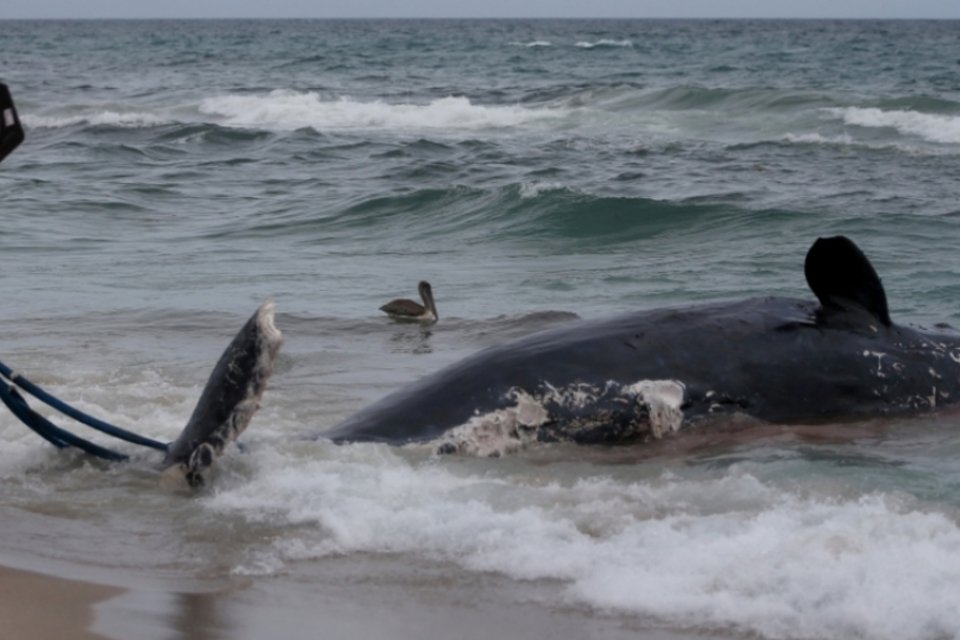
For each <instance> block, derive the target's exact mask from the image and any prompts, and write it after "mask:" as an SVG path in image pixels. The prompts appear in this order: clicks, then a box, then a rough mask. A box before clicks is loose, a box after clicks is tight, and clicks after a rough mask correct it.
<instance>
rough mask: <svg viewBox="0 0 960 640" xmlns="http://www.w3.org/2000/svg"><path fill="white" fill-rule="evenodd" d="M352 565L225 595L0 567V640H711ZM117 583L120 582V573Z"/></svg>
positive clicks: (478, 582) (492, 579)
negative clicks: (639, 637) (360, 573)
mask: <svg viewBox="0 0 960 640" xmlns="http://www.w3.org/2000/svg"><path fill="white" fill-rule="evenodd" d="M20 564H21V565H22V563H20ZM351 564H352V563H350V562H348V561H346V560H345V561H344V562H343V563H339V562H337V563H334V565H335V566H334V567H332V569H333V571H332V574H331V575H328V576H327V577H326V578H325V579H321V580H320V581H319V582H317V581H316V577H317V576H316V575H315V574H313V571H312V569H316V568H317V567H316V565H313V566H312V569H311V566H310V565H311V563H307V566H306V571H304V572H301V571H297V572H295V574H294V575H286V576H283V577H270V578H258V579H250V580H247V579H244V580H240V581H238V582H237V583H235V584H234V585H233V586H232V587H227V588H222V585H221V586H220V587H212V588H210V589H209V590H204V589H202V588H197V587H196V586H195V585H194V586H189V587H187V588H186V589H185V590H183V591H178V590H176V589H165V588H162V587H158V586H157V585H156V584H146V585H144V586H143V587H142V588H141V587H130V586H129V585H127V586H112V585H104V584H99V583H98V582H96V581H87V580H83V579H76V577H75V575H76V570H71V571H70V572H69V573H71V576H72V577H70V578H64V577H58V576H55V575H49V574H47V573H40V572H36V571H31V570H25V569H23V568H16V569H15V568H10V567H0V621H2V624H3V628H4V629H3V634H2V637H4V638H11V639H19V638H30V639H31V640H47V639H49V640H129V639H130V638H136V639H137V640H154V639H157V640H160V639H163V640H166V639H168V638H171V637H177V638H187V639H190V640H220V639H223V640H226V639H230V640H254V639H262V638H266V637H283V638H285V639H287V640H300V639H303V640H306V639H311V640H312V639H314V638H317V637H321V636H322V637H324V638H332V639H337V638H343V639H345V640H346V639H349V640H355V638H358V637H369V638H377V637H379V638H387V637H389V638H395V639H400V640H404V639H410V640H414V639H416V640H433V639H436V640H440V639H446V638H449V637H458V638H462V639H463V640H473V639H476V640H481V639H483V640H488V639H489V638H490V637H491V636H492V637H523V638H531V639H536V638H574V637H576V638H603V639H604V640H619V639H621V638H623V639H624V640H626V639H628V638H630V639H633V640H635V638H636V637H637V635H638V633H639V634H642V636H643V637H644V638H647V639H649V640H693V639H698V640H710V639H715V638H720V637H721V636H716V635H712V634H702V633H697V632H693V633H683V632H676V631H673V630H664V629H657V628H656V627H655V626H654V628H650V627H648V626H646V625H642V624H641V625H638V624H637V621H636V620H632V621H631V620H627V619H622V618H617V617H607V616H602V615H601V616H598V615H595V614H593V613H590V612H587V611H583V610H580V609H571V610H555V609H552V608H551V607H547V606H544V604H543V603H541V602H538V601H537V600H538V599H537V598H536V596H534V597H532V598H531V597H529V595H530V594H527V597H521V598H516V599H514V598H513V597H512V596H515V595H517V594H516V593H510V592H512V591H513V589H511V588H510V587H509V586H508V587H507V589H506V591H507V592H508V593H507V594H504V593H502V592H501V591H500V588H501V587H503V586H506V585H509V581H503V580H502V579H500V578H498V577H496V576H480V577H475V579H474V580H475V583H474V584H472V585H470V588H469V589H468V590H467V591H468V592H469V596H468V597H466V598H465V597H464V596H465V595H466V594H465V593H464V591H463V589H462V587H463V586H464V585H450V584H445V583H444V581H443V580H440V581H438V582H436V583H435V584H433V585H432V586H431V587H430V588H427V589H424V588H423V582H422V580H421V579H417V580H415V582H417V583H419V584H418V585H417V586H416V587H414V588H412V589H410V588H404V586H403V585H402V584H400V583H402V582H404V581H406V579H407V578H404V577H403V576H401V575H398V574H394V573H393V572H392V571H391V570H390V565H391V564H392V563H391V562H390V561H387V562H386V564H385V565H382V564H380V563H379V562H375V564H377V565H378V566H379V568H381V569H383V568H386V569H387V573H386V575H382V576H381V575H368V576H365V577H359V576H358V574H357V573H356V571H355V569H356V567H352V566H350V565H351ZM361 564H363V561H361ZM327 568H328V569H329V568H331V567H327ZM367 568H370V567H367ZM393 569H397V567H393ZM81 571H82V569H81ZM400 573H401V574H405V573H406V571H405V570H403V571H401V572H400ZM427 573H430V570H429V569H428V570H427ZM95 575H97V579H98V580H99V579H100V578H101V576H100V575H99V574H96V572H95ZM422 577H423V576H420V578H422ZM428 581H430V580H428ZM120 582H123V583H128V582H129V576H127V577H123V578H121V579H120ZM430 582H432V581H430ZM409 586H411V585H408V587H409ZM451 587H453V588H452V589H451ZM505 596H506V597H505ZM724 637H726V636H724Z"/></svg>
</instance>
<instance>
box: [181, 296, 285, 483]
mask: <svg viewBox="0 0 960 640" xmlns="http://www.w3.org/2000/svg"><path fill="white" fill-rule="evenodd" d="M273 314H274V303H273V301H272V300H268V301H267V302H265V303H264V304H263V305H261V306H260V308H259V309H257V312H256V313H254V314H253V316H252V317H251V318H250V319H249V320H248V321H247V323H246V324H244V325H243V328H242V329H240V331H239V332H238V333H237V335H236V337H234V339H233V341H232V342H231V343H230V345H229V346H228V347H227V349H226V351H224V352H223V355H222V356H220V360H219V361H218V362H217V364H216V366H215V367H214V368H213V373H211V374H210V378H209V379H208V380H207V386H206V387H204V389H203V393H202V394H201V395H200V400H199V401H198V402H197V406H196V408H195V409H194V410H193V415H191V416H190V420H189V421H188V422H187V426H186V427H184V429H183V432H182V433H181V434H180V437H179V438H177V439H176V440H175V441H174V442H172V443H171V444H170V446H169V448H168V450H167V456H166V459H165V460H164V466H165V467H172V466H174V465H179V467H180V469H181V470H182V471H183V473H184V476H185V477H186V480H187V482H188V483H189V484H190V486H193V487H196V486H200V485H202V484H203V475H202V474H203V471H204V470H205V469H206V468H207V467H209V466H210V465H211V464H213V461H214V460H215V459H216V458H217V457H218V456H219V455H220V454H221V453H222V452H223V449H224V447H226V446H227V445H228V444H229V443H230V442H233V441H234V440H236V439H237V437H238V436H239V435H240V434H241V433H243V431H244V429H246V428H247V425H248V424H249V423H250V420H251V418H253V414H254V413H255V412H256V410H257V409H258V408H259V407H260V398H261V396H262V395H263V392H264V390H265V389H266V387H267V379H268V378H269V377H270V374H271V373H272V372H273V364H274V361H275V360H276V357H277V354H278V353H279V351H280V345H281V344H282V343H283V334H281V333H280V331H279V330H278V329H277V328H276V327H275V326H274V324H273Z"/></svg>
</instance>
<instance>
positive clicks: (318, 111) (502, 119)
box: [199, 91, 565, 131]
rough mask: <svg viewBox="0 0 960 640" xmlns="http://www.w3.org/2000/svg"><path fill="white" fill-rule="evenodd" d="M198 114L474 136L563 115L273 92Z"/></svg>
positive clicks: (207, 105) (212, 102)
mask: <svg viewBox="0 0 960 640" xmlns="http://www.w3.org/2000/svg"><path fill="white" fill-rule="evenodd" d="M199 109H200V112H201V113H203V114H206V115H209V116H214V117H216V118H217V120H218V122H217V124H223V125H227V126H236V127H254V128H266V129H278V130H293V129H300V128H304V127H312V128H314V129H316V130H318V131H325V130H330V129H366V130H370V129H374V130H375V129H388V130H397V129H399V130H404V129H407V130H437V129H440V130H443V129H450V130H474V129H497V128H509V127H517V126H521V125H525V124H528V123H531V122H536V121H541V120H545V119H547V120H550V119H555V118H558V117H562V116H563V115H564V113H565V112H564V111H562V110H558V109H530V108H525V107H520V106H514V105H493V106H486V105H475V104H473V103H472V102H471V101H470V100H469V99H468V98H465V97H459V96H450V97H446V98H439V99H437V100H433V101H432V102H429V103H426V104H394V103H388V102H384V101H383V100H372V101H360V100H355V99H353V98H348V97H340V98H336V99H328V98H325V97H323V96H321V95H320V94H318V93H316V92H312V91H310V92H295V91H273V92H271V93H269V94H266V95H255V96H248V95H224V96H218V97H213V98H207V99H205V100H203V101H202V102H201V103H200V107H199Z"/></svg>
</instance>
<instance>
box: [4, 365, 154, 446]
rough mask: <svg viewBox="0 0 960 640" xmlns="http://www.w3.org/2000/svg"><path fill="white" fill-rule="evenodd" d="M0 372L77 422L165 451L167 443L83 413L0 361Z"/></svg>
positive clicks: (28, 409) (116, 436)
mask: <svg viewBox="0 0 960 640" xmlns="http://www.w3.org/2000/svg"><path fill="white" fill-rule="evenodd" d="M0 374H2V375H3V376H4V377H6V378H7V379H8V380H10V381H11V382H13V383H15V384H16V385H17V386H18V387H20V388H21V389H23V390H24V391H26V392H27V393H29V394H30V395H32V396H33V397H35V398H36V399H37V400H39V401H41V402H43V403H45V404H47V405H49V406H51V407H53V408H54V409H56V410H57V411H60V412H61V413H63V414H64V415H68V416H70V417H71V418H73V419H74V420H76V421H77V422H80V423H83V424H85V425H87V426H88V427H90V428H92V429H96V430H97V431H100V432H102V433H106V434H107V435H111V436H113V437H114V438H119V439H121V440H126V441H127V442H130V443H133V444H139V445H140V446H143V447H150V448H151V449H156V450H158V451H163V452H166V451H167V443H165V442H160V441H158V440H153V439H151V438H146V437H144V436H141V435H138V434H136V433H133V432H132V431H127V430H126V429H121V428H120V427H115V426H113V425H112V424H109V423H107V422H104V421H103V420H100V419H98V418H94V417H93V416H91V415H89V414H87V413H84V412H83V411H80V410H79V409H75V408H73V407H71V406H70V405H68V404H67V403H66V402H63V401H62V400H59V399H57V398H55V397H53V396H52V395H50V394H49V393H47V392H46V391H44V390H43V389H41V388H40V387H38V386H37V385H35V384H33V383H32V382H30V381H29V380H27V379H26V378H24V377H23V376H22V375H20V374H18V373H14V372H13V370H12V369H10V367H8V366H7V365H5V364H3V363H2V362H0ZM17 395H19V394H17ZM21 400H22V398H21ZM4 403H6V401H4ZM7 407H10V405H9V404H7ZM10 410H11V411H13V412H14V413H15V414H16V411H14V410H13V408H12V407H11V408H10ZM27 411H31V412H32V410H31V409H30V408H29V407H27ZM17 417H20V416H17ZM38 417H40V419H41V420H45V421H46V419H45V418H43V417H42V416H38ZM20 419H21V420H23V421H24V422H25V423H26V420H24V418H22V417H20ZM47 422H49V421H47ZM27 426H28V427H30V428H31V429H34V427H33V426H32V425H30V424H27ZM54 428H55V429H57V430H59V431H62V432H63V433H68V432H66V431H63V430H62V429H60V428H59V427H56V426H54ZM34 431H36V429H34ZM37 433H40V432H39V431H37ZM40 435H43V434H40ZM69 435H70V436H71V437H74V438H75V437H76V436H74V435H73V434H69ZM81 441H82V442H86V443H87V444H90V445H92V446H94V447H96V446H97V445H94V444H93V443H90V442H88V441H87V440H82V439H81Z"/></svg>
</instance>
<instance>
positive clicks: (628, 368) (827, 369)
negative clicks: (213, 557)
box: [320, 236, 960, 455]
mask: <svg viewBox="0 0 960 640" xmlns="http://www.w3.org/2000/svg"><path fill="white" fill-rule="evenodd" d="M804 271H805V275H806V278H807V282H808V284H809V286H810V288H811V290H812V291H813V293H814V294H815V295H816V297H817V301H814V300H803V299H792V298H780V297H766V298H754V299H747V300H742V301H736V302H720V303H713V304H702V305H696V306H686V307H677V308H668V309H658V310H653V311H641V312H636V313H629V314H625V315H620V316H616V317H613V318H609V319H601V320H592V321H581V322H575V323H573V324H571V325H565V326H562V327H559V328H554V329H550V330H546V331H543V332H539V333H535V334H533V335H530V336H527V337H524V338H520V339H518V340H514V341H511V342H507V343H505V344H502V345H499V346H494V347H491V348H488V349H485V350H483V351H480V352H479V353H477V354H475V355H473V356H470V357H468V358H466V359H464V360H462V361H460V362H457V363H455V364H453V365H450V366H448V367H446V368H444V369H442V370H440V371H438V372H436V373H434V374H432V375H429V376H427V377H425V378H423V379H421V380H419V381H417V382H414V383H413V384H410V385H409V386H406V387H404V388H402V389H400V390H399V391H397V392H395V393H393V394H391V395H388V396H387V397H385V398H383V399H382V400H380V401H379V402H376V403H374V404H373V405H371V406H369V407H367V408H365V409H362V410H360V411H359V412H358V413H356V414H355V415H353V416H351V417H349V418H347V419H346V420H344V421H343V422H341V423H339V424H337V425H335V426H334V427H332V428H331V429H329V430H327V431H326V432H324V433H322V434H320V435H321V437H325V438H329V439H331V440H333V441H334V442H338V443H344V442H386V443H390V444H397V445H402V444H407V443H414V442H431V443H435V444H436V445H437V449H438V451H441V452H457V451H462V452H469V453H475V454H479V455H498V454H500V453H503V452H506V451H509V450H511V449H514V448H517V447H520V446H523V445H524V444H526V443H529V442H534V441H563V440H565V441H573V442H578V443H625V442H637V441H646V440H650V439H656V438H660V437H662V436H664V435H665V434H668V433H671V432H675V431H680V430H683V429H686V428H691V427H692V426H695V425H697V424H698V423H703V421H704V420H705V419H707V418H710V417H716V416H723V415H729V414H732V413H740V414H746V415H748V416H752V417H754V418H757V419H760V420H762V421H769V422H774V423H785V424H789V423H811V422H824V421H837V420H845V419H853V418H863V417H870V416H892V415H902V414H911V413H919V412H928V411H931V410H934V409H937V408H938V407H942V406H945V405H949V404H952V403H956V402H958V401H960V333H957V332H954V331H952V330H949V329H947V328H945V327H944V328H942V330H938V331H926V330H921V329H917V328H910V327H906V326H900V325H895V324H893V323H892V322H891V320H890V316H889V312H888V310H887V301H886V294H885V293H884V290H883V286H882V284H881V282H880V278H879V277H878V276H877V273H876V272H875V271H874V269H873V267H872V266H871V264H870V262H869V261H868V260H867V258H866V257H865V256H864V254H863V253H862V252H861V251H860V249H859V248H858V247H857V246H856V245H855V244H854V243H853V242H852V241H850V240H849V239H847V238H845V237H842V236H838V237H833V238H821V239H819V240H817V241H816V242H815V243H814V244H813V246H812V247H811V248H810V250H809V251H808V253H807V256H806V261H805V267H804Z"/></svg>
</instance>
